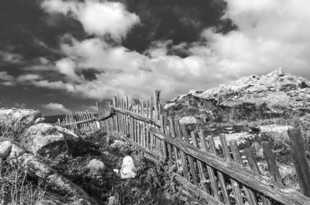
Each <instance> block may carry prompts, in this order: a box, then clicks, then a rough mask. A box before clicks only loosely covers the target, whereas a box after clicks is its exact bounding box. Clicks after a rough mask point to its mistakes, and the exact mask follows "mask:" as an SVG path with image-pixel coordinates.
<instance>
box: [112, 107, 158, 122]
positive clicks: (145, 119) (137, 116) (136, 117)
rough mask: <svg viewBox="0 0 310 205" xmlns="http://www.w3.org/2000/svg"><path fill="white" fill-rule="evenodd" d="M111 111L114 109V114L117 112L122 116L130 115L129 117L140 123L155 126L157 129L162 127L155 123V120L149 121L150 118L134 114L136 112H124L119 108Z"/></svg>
mask: <svg viewBox="0 0 310 205" xmlns="http://www.w3.org/2000/svg"><path fill="white" fill-rule="evenodd" d="M111 109H112V110H113V111H114V112H117V113H120V114H124V115H129V116H131V117H133V118H135V119H136V120H139V121H142V122H145V123H148V124H151V125H154V126H156V127H160V125H159V124H158V123H157V122H154V121H153V120H151V119H149V118H146V117H143V116H140V115H139V114H137V113H134V112H132V111H128V110H122V109H120V108H117V107H112V108H111Z"/></svg>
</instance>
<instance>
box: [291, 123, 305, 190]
mask: <svg viewBox="0 0 310 205" xmlns="http://www.w3.org/2000/svg"><path fill="white" fill-rule="evenodd" d="M287 133H288V136H289V137H290V139H291V142H292V155H293V160H294V164H295V168H296V173H297V177H298V180H299V185H300V188H301V190H302V192H303V193H304V194H305V195H306V196H310V168H309V164H308V161H307V158H306V154H305V153H306V152H305V142H304V139H303V136H302V133H301V130H300V127H299V126H298V125H297V127H295V128H291V129H289V130H288V131H287Z"/></svg>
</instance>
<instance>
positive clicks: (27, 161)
mask: <svg viewBox="0 0 310 205" xmlns="http://www.w3.org/2000/svg"><path fill="white" fill-rule="evenodd" d="M6 160H7V162H8V163H9V164H12V165H16V164H18V166H19V167H21V169H24V170H25V171H26V172H27V174H28V175H30V176H32V177H37V178H40V179H42V180H43V181H44V182H45V183H46V184H47V186H48V187H49V189H50V190H52V191H55V192H57V193H62V194H63V195H64V196H67V200H68V201H70V203H69V204H73V203H76V204H81V205H82V204H83V205H93V204H94V205H95V204H97V203H96V201H94V200H93V199H92V198H91V197H90V196H89V195H88V194H87V193H86V192H85V191H84V190H83V189H81V188H80V187H79V186H77V185H76V184H74V183H72V182H71V181H70V180H68V179H67V178H65V177H64V176H62V175H61V174H59V173H58V172H57V171H55V170H54V169H52V168H51V167H50V166H49V165H47V164H46V163H45V162H43V161H42V160H41V159H40V158H38V157H36V156H34V155H33V154H31V153H28V152H25V150H23V149H22V148H21V147H19V146H18V145H16V144H13V143H12V146H11V151H10V153H9V156H8V157H7V159H6ZM78 202H81V203H78ZM38 203H39V202H38Z"/></svg>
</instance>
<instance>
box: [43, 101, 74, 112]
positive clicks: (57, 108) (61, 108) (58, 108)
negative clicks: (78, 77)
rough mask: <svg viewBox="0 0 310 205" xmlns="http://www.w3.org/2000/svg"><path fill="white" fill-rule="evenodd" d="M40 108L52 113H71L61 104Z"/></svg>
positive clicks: (50, 104)
mask: <svg viewBox="0 0 310 205" xmlns="http://www.w3.org/2000/svg"><path fill="white" fill-rule="evenodd" d="M42 107H43V108H45V109H48V110H50V111H54V112H62V113H69V112H71V111H70V109H68V108H66V107H65V106H64V105H63V104H60V103H55V102H51V103H48V104H45V105H42Z"/></svg>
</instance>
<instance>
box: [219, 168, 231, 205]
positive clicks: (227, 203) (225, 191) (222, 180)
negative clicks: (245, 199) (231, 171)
mask: <svg viewBox="0 0 310 205" xmlns="http://www.w3.org/2000/svg"><path fill="white" fill-rule="evenodd" d="M217 175H218V177H219V181H220V185H221V191H222V194H223V198H224V203H225V204H226V205H230V204H231V203H230V199H229V196H228V193H227V190H226V183H225V179H224V176H223V174H222V173H221V172H219V171H217Z"/></svg>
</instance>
